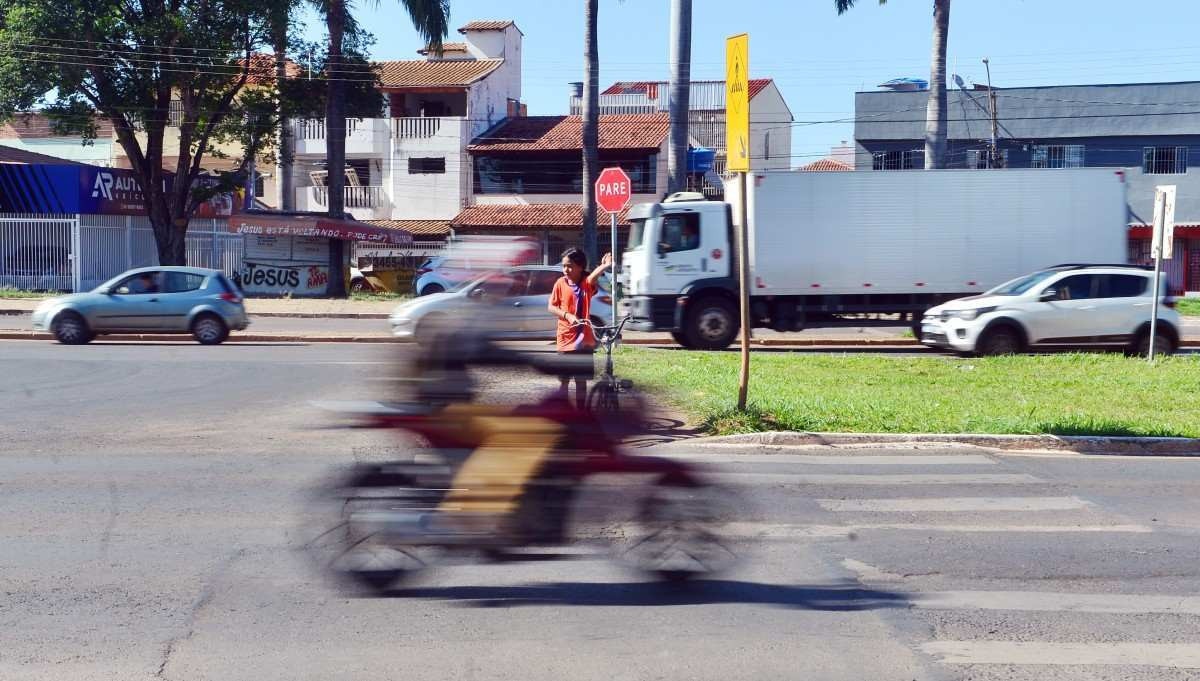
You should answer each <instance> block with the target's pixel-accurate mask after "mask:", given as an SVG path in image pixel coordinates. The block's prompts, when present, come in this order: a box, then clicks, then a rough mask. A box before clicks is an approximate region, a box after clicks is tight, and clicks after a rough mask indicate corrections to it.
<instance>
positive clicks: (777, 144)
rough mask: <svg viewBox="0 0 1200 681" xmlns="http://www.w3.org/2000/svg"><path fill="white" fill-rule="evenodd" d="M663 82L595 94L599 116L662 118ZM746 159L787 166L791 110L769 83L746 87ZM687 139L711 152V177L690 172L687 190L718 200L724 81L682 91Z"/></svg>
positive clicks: (579, 106)
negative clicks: (654, 115) (653, 115)
mask: <svg viewBox="0 0 1200 681" xmlns="http://www.w3.org/2000/svg"><path fill="white" fill-rule="evenodd" d="M572 86H573V92H572V94H571V98H570V101H569V107H570V109H569V110H570V112H571V115H573V116H578V115H580V113H581V112H582V110H583V95H582V87H583V85H582V83H573V84H572ZM669 94H670V83H668V82H667V81H621V82H617V83H613V84H612V85H611V86H609V87H608V88H607V89H605V90H604V91H603V92H601V93H600V101H599V103H598V106H599V109H600V114H601V115H605V114H609V115H612V114H634V113H665V112H668V111H669V110H670V97H669ZM749 96H750V158H751V163H753V165H754V167H755V168H756V169H760V170H787V169H788V168H790V167H791V163H792V123H793V121H794V118H793V117H792V112H791V109H789V108H788V105H787V102H786V101H784V99H783V94H782V93H780V91H779V88H778V87H777V86H776V85H775V81H774V80H772V79H770V78H755V79H751V80H750V82H749ZM688 136H689V137H690V138H691V140H692V141H693V142H694V143H695V145H697V146H702V147H705V148H707V149H711V150H713V151H715V152H716V158H715V160H714V163H713V167H712V170H711V172H707V173H706V172H704V170H703V169H695V168H689V170H690V171H691V170H697V171H698V172H691V173H689V174H690V175H691V177H690V180H689V185H691V186H692V188H694V189H697V190H699V191H703V192H704V193H705V194H706V195H707V196H708V197H709V198H712V199H719V198H721V197H722V196H723V193H724V192H723V187H722V186H721V179H720V178H721V176H722V175H724V174H725V158H726V144H725V81H723V80H696V81H692V82H691V86H690V88H689V90H688Z"/></svg>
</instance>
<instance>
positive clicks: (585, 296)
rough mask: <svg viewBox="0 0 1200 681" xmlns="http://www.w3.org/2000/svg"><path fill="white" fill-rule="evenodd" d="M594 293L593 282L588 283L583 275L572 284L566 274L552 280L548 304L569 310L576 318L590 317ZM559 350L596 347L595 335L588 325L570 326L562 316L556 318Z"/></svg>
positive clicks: (558, 308) (557, 308) (568, 350)
mask: <svg viewBox="0 0 1200 681" xmlns="http://www.w3.org/2000/svg"><path fill="white" fill-rule="evenodd" d="M594 295H596V286H595V284H589V283H588V280H587V277H586V276H584V278H583V279H582V280H580V282H579V284H572V283H571V280H570V279H567V277H566V276H562V277H559V279H558V281H556V282H554V290H553V291H551V292H550V305H551V306H552V307H553V308H554V309H556V310H562V311H564V312H570V313H571V314H573V315H575V318H576V319H588V318H589V317H591V310H592V296H594ZM556 336H557V341H558V351H559V352H571V351H573V350H587V349H591V348H594V347H596V336H595V335H594V334H592V327H590V326H571V325H570V324H568V323H567V322H566V321H565V320H563V319H562V318H559V320H558V333H557V334H556Z"/></svg>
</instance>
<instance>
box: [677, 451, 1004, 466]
mask: <svg viewBox="0 0 1200 681" xmlns="http://www.w3.org/2000/svg"><path fill="white" fill-rule="evenodd" d="M656 455H659V456H663V457H665V458H668V459H681V460H685V461H696V462H700V463H719V464H727V463H779V464H800V465H805V466H995V465H996V461H995V459H991V458H989V457H986V456H983V455H982V454H946V455H943V456H938V455H903V454H899V455H874V454H871V455H861V456H860V455H855V454H847V455H844V456H838V455H823V454H693V453H684V452H680V453H674V452H670V451H667V452H661V453H658V452H656Z"/></svg>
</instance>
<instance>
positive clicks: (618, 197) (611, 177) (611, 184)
mask: <svg viewBox="0 0 1200 681" xmlns="http://www.w3.org/2000/svg"><path fill="white" fill-rule="evenodd" d="M630 188H631V184H630V182H629V176H628V175H626V174H625V171H624V170H621V169H620V168H605V169H604V170H601V171H600V177H598V178H596V203H598V204H600V207H601V208H603V209H604V210H606V211H608V212H609V213H619V212H621V209H622V208H624V207H625V204H627V203H629V197H630V195H631V194H632V191H631V189H630Z"/></svg>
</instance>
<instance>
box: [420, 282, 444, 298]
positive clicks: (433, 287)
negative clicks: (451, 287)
mask: <svg viewBox="0 0 1200 681" xmlns="http://www.w3.org/2000/svg"><path fill="white" fill-rule="evenodd" d="M445 290H446V289H445V288H443V287H442V285H441V284H430V285H428V286H426V287H425V288H423V289H421V293H420V294H419V295H422V296H427V295H429V294H431V293H441V292H442V291H445Z"/></svg>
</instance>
